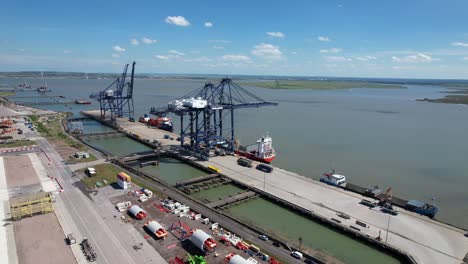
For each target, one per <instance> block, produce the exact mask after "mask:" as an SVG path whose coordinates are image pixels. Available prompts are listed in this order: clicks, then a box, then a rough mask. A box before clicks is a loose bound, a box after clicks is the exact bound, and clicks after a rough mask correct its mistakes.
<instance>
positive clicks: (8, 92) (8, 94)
mask: <svg viewBox="0 0 468 264" xmlns="http://www.w3.org/2000/svg"><path fill="white" fill-rule="evenodd" d="M13 95H15V93H14V92H10V91H0V96H2V97H7V96H13Z"/></svg>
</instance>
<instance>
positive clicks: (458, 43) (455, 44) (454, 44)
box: [452, 42, 468, 47]
mask: <svg viewBox="0 0 468 264" xmlns="http://www.w3.org/2000/svg"><path fill="white" fill-rule="evenodd" d="M452 46H455V47H468V43H465V42H453V43H452Z"/></svg>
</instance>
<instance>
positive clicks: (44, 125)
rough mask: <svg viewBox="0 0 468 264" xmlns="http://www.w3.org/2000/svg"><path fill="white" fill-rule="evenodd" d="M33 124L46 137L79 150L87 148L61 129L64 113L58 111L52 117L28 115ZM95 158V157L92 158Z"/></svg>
mask: <svg viewBox="0 0 468 264" xmlns="http://www.w3.org/2000/svg"><path fill="white" fill-rule="evenodd" d="M28 117H29V119H31V121H32V122H33V124H34V126H35V127H36V129H37V132H39V133H40V134H41V135H42V136H44V137H46V138H48V139H57V140H61V141H63V142H65V143H66V144H67V145H69V146H71V147H74V148H76V149H79V150H87V148H86V146H84V145H83V144H80V143H78V142H76V141H74V140H73V139H71V138H70V137H69V136H68V135H67V134H66V133H65V132H64V131H63V129H62V123H61V122H62V119H63V118H65V117H66V115H65V114H63V113H60V114H57V115H55V116H52V117H47V118H44V117H43V118H39V117H38V116H35V115H30V116H28ZM94 160H95V159H94Z"/></svg>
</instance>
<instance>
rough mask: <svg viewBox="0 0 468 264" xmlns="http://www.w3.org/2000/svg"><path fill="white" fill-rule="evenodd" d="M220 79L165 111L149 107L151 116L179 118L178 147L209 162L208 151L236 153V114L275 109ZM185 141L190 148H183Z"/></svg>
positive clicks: (273, 104) (165, 108)
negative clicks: (243, 110)
mask: <svg viewBox="0 0 468 264" xmlns="http://www.w3.org/2000/svg"><path fill="white" fill-rule="evenodd" d="M276 105H278V103H274V102H268V101H265V100H263V99H261V98H260V97H258V96H256V95H254V94H252V93H251V92H249V91H247V90H246V89H244V88H242V87H241V86H239V85H237V84H236V83H234V82H233V81H232V80H231V79H230V78H223V79H222V80H221V81H220V82H219V83H217V84H213V83H206V84H205V85H204V86H203V87H201V88H198V89H196V90H195V91H193V92H191V93H189V94H187V95H185V96H183V97H181V98H178V99H177V100H174V101H171V102H169V103H168V105H166V106H164V107H159V108H156V107H152V108H151V110H150V114H152V115H156V116H166V115H167V114H168V113H173V114H175V115H176V116H179V117H180V138H179V140H180V144H181V145H182V146H183V147H187V148H189V150H191V151H193V152H194V153H195V154H198V155H199V156H200V157H202V158H204V159H208V158H209V156H210V151H211V150H216V149H220V148H223V149H225V150H227V151H229V152H230V153H234V152H235V145H236V144H235V129H234V124H235V122H234V120H235V114H234V113H235V110H236V109H241V108H258V107H262V106H276ZM187 141H189V144H188V145H186V143H187Z"/></svg>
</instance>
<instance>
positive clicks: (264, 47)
mask: <svg viewBox="0 0 468 264" xmlns="http://www.w3.org/2000/svg"><path fill="white" fill-rule="evenodd" d="M252 54H253V55H255V56H257V57H261V58H264V59H281V58H282V56H283V52H281V50H280V49H279V48H278V47H277V46H274V45H271V44H268V43H261V44H258V45H255V46H254V49H253V50H252Z"/></svg>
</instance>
